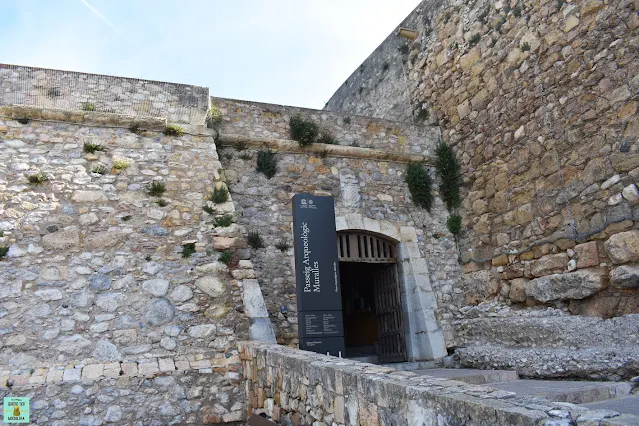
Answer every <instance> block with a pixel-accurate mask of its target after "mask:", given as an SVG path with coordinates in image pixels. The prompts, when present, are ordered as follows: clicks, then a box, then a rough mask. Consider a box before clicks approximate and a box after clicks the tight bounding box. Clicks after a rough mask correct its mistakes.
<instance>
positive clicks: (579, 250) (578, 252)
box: [573, 241, 601, 269]
mask: <svg viewBox="0 0 639 426" xmlns="http://www.w3.org/2000/svg"><path fill="white" fill-rule="evenodd" d="M600 245H601V243H600V242H598V241H590V242H587V243H584V244H578V245H576V246H575V247H574V249H573V250H574V251H575V259H576V260H577V268H579V269H582V268H591V267H593V266H598V265H599V246H600Z"/></svg>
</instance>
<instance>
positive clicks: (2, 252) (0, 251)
mask: <svg viewBox="0 0 639 426" xmlns="http://www.w3.org/2000/svg"><path fill="white" fill-rule="evenodd" d="M7 253H9V247H6V246H0V259H2V258H4V257H5V256H6V255H7Z"/></svg>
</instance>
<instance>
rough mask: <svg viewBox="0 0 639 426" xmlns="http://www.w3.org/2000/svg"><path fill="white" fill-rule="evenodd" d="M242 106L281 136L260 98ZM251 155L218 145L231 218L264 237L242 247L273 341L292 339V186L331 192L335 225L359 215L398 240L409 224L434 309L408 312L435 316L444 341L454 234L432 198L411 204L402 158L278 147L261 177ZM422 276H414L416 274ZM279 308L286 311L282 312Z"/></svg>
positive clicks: (454, 301)
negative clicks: (352, 193)
mask: <svg viewBox="0 0 639 426" xmlns="http://www.w3.org/2000/svg"><path fill="white" fill-rule="evenodd" d="M247 105H248V106H250V109H249V112H250V113H251V117H254V118H252V119H254V120H259V123H260V126H259V127H257V129H259V130H261V133H260V134H258V136H266V135H271V132H273V133H275V132H282V133H283V135H282V137H287V136H286V133H284V132H285V131H286V130H285V125H284V124H283V123H284V122H285V120H283V119H282V118H281V116H280V115H278V116H277V119H273V121H274V123H270V122H269V121H268V120H267V118H268V117H270V115H269V114H272V113H270V112H269V111H267V110H266V108H265V106H264V105H261V104H251V103H249V104H247ZM240 106H241V107H242V108H243V107H244V106H246V105H245V104H243V103H242V104H241V105H240ZM227 111H228V114H230V119H233V122H234V123H236V124H235V126H237V125H238V124H237V122H239V121H241V120H242V119H244V118H245V117H246V115H247V114H248V113H247V112H245V111H244V109H242V112H241V113H240V114H239V115H238V116H237V118H235V117H236V116H235V115H234V114H233V112H231V110H230V108H229V109H227ZM226 126H228V124H226V123H225V124H224V125H223V126H222V127H221V129H220V132H221V134H222V135H223V134H224V132H225V131H239V130H236V129H235V128H233V129H232V130H228V129H227V127H226ZM225 129H227V130H225ZM383 129H386V130H383ZM244 131H246V130H244ZM382 131H388V129H387V128H386V127H384V128H381V127H380V128H378V129H377V130H376V132H382ZM271 136H272V135H271ZM421 142H422V144H424V146H426V145H427V146H428V147H425V148H423V149H424V150H432V149H434V147H435V145H436V143H437V141H436V140H434V139H430V138H429V139H422V140H421ZM256 156H257V153H256V152H255V150H254V149H250V148H247V149H245V150H241V151H240V150H238V149H237V147H234V146H228V147H224V148H223V149H221V150H220V157H221V160H222V163H223V165H224V171H225V175H226V177H227V180H228V184H229V189H230V192H231V195H232V196H233V200H234V201H235V202H236V203H237V204H238V211H240V212H241V216H239V217H238V222H239V224H240V225H244V226H245V227H246V229H247V230H249V231H254V230H257V231H259V233H260V236H261V237H262V239H263V240H264V245H265V247H264V248H260V249H257V250H255V249H250V254H251V260H252V262H253V265H254V267H255V271H256V273H257V279H258V282H259V283H260V287H261V291H262V293H263V295H264V299H265V302H266V308H267V311H268V314H269V316H270V318H271V319H272V320H273V323H274V326H275V331H276V337H277V339H278V342H280V343H283V344H292V345H295V344H296V343H297V338H298V333H297V304H296V290H295V275H294V270H293V265H292V256H293V250H292V246H293V243H292V238H291V224H292V207H291V201H290V200H291V197H292V196H293V195H294V194H295V193H299V192H309V193H315V194H323V195H332V196H333V197H334V199H335V211H336V216H337V217H338V218H341V219H338V220H341V221H342V222H339V223H338V224H337V227H338V229H366V228H365V223H364V222H365V221H366V223H369V222H370V224H371V229H370V230H371V231H373V232H377V233H381V234H386V236H387V238H391V239H395V240H401V239H402V236H401V235H400V232H398V231H399V230H400V229H401V227H406V228H407V229H408V228H409V227H414V228H415V232H414V235H412V236H411V237H410V244H411V246H410V247H411V253H412V254H410V253H407V256H408V257H418V258H422V257H423V258H424V259H423V260H425V262H424V267H423V268H422V270H420V271H417V272H416V273H418V274H419V273H421V271H424V272H427V273H428V276H427V277H423V278H425V279H427V280H428V281H429V282H430V285H431V286H432V293H433V299H436V302H437V309H436V311H435V316H434V315H433V312H432V309H433V308H432V305H433V304H432V303H431V304H430V305H429V312H417V311H416V312H415V314H416V315H417V316H418V317H419V318H418V319H419V320H420V321H421V320H422V318H423V317H424V316H427V317H428V318H429V319H430V318H432V321H431V323H430V324H431V325H430V326H429V327H430V328H431V329H437V328H439V326H438V325H437V323H439V325H440V326H441V327H442V328H443V330H444V335H445V337H446V340H448V339H449V334H450V332H451V328H450V326H449V325H448V319H449V318H450V314H449V312H450V311H451V310H456V309H457V307H458V306H459V307H461V306H464V305H465V301H464V300H463V292H462V291H461V290H460V287H461V286H462V283H461V281H460V280H459V276H460V271H459V266H458V263H457V254H456V251H455V242H454V238H453V237H452V235H450V234H449V233H448V231H447V228H446V218H447V217H448V212H447V211H446V209H445V207H444V205H443V203H442V201H441V199H439V197H437V198H435V201H434V205H433V208H432V211H431V212H430V213H428V212H427V211H425V210H423V209H419V208H415V206H414V204H413V202H412V200H411V198H410V193H409V191H408V189H407V187H406V184H405V182H404V179H405V168H406V165H405V164H401V163H393V162H378V161H373V160H367V159H358V158H337V157H332V156H331V155H326V156H325V157H324V158H322V157H320V156H315V155H306V154H298V153H289V152H278V154H277V155H276V158H277V161H278V172H277V173H276V174H275V176H273V177H272V178H271V179H267V178H266V177H265V176H264V175H263V174H261V173H258V172H256V170H255V161H256ZM345 173H347V174H351V175H353V176H355V177H356V178H357V182H358V183H357V185H358V187H359V205H358V207H356V206H355V205H354V204H353V203H352V200H351V199H350V198H349V197H348V196H347V197H346V198H347V199H346V202H345V198H344V194H343V192H342V188H343V186H342V185H340V182H341V180H342V179H341V176H343V175H344V174H345ZM389 200H390V201H389ZM389 206H392V208H389ZM349 219H350V220H349ZM379 223H388V227H387V228H388V229H381V225H379ZM372 224H377V228H376V230H373V228H374V227H373V225H372ZM407 241H408V240H407ZM278 244H283V246H284V250H282V249H280V248H278V247H277V245H278ZM409 272H410V271H409ZM423 278H422V277H420V276H419V275H418V277H417V279H420V280H422V279H423ZM419 287H424V284H421V283H419ZM282 307H284V308H285V311H286V313H282ZM256 328H257V327H256ZM256 331H257V330H256Z"/></svg>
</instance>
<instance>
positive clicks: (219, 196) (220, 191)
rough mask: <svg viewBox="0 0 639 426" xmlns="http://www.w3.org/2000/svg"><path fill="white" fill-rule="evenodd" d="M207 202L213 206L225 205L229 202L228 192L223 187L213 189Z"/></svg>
mask: <svg viewBox="0 0 639 426" xmlns="http://www.w3.org/2000/svg"><path fill="white" fill-rule="evenodd" d="M209 200H210V201H213V202H214V203H215V204H222V203H226V202H227V201H228V200H229V190H228V189H226V187H225V186H220V187H219V188H218V187H215V188H214V189H213V193H212V194H211V195H210V196H209Z"/></svg>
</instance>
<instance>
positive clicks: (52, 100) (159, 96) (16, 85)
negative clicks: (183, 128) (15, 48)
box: [0, 63, 209, 125]
mask: <svg viewBox="0 0 639 426" xmlns="http://www.w3.org/2000/svg"><path fill="white" fill-rule="evenodd" d="M0 105H30V106H36V107H39V108H57V109H63V110H82V109H83V108H91V106H92V108H93V110H95V111H100V112H110V113H119V114H124V115H129V116H139V117H164V118H168V120H169V121H170V122H175V123H185V124H192V125H203V124H204V120H205V118H206V114H207V111H208V109H209V89H208V88H206V87H198V86H191V85H186V84H176V83H166V82H161V81H151V80H139V79H136V78H124V77H114V76H108V75H100V74H87V73H79V72H73V71H61V70H52V69H46V68H34V67H24V66H18V65H7V64H1V63H0Z"/></svg>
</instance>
